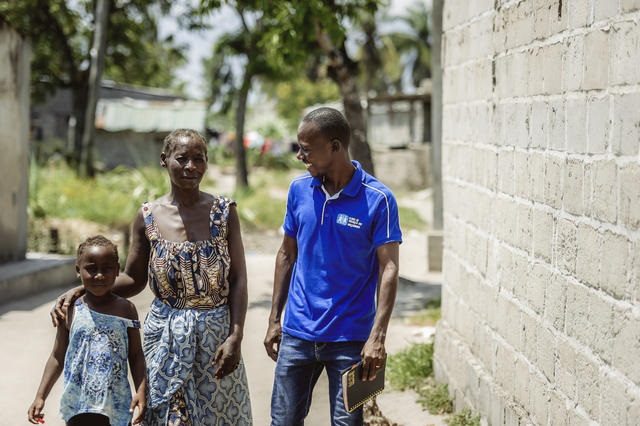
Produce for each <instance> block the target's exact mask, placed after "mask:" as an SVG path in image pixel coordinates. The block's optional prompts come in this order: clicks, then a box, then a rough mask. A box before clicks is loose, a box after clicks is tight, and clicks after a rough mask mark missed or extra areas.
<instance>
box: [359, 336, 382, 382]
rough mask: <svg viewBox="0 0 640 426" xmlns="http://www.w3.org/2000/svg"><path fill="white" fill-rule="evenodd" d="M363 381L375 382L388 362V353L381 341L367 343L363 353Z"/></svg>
mask: <svg viewBox="0 0 640 426" xmlns="http://www.w3.org/2000/svg"><path fill="white" fill-rule="evenodd" d="M360 355H361V356H362V360H363V361H364V363H363V365H362V380H363V381H366V380H373V379H375V378H376V375H377V374H378V372H379V371H380V370H381V369H382V367H383V366H384V364H385V363H386V362H387V352H386V350H385V348H384V344H383V343H380V342H379V341H376V340H372V339H369V340H367V341H366V342H365V344H364V347H363V348H362V352H360Z"/></svg>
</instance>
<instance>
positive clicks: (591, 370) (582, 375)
mask: <svg viewBox="0 0 640 426" xmlns="http://www.w3.org/2000/svg"><path fill="white" fill-rule="evenodd" d="M601 389H602V384H601V382H600V367H599V365H598V363H597V362H596V361H595V360H594V359H593V358H591V357H589V356H587V355H585V354H583V353H581V352H578V353H576V402H577V403H578V404H580V405H581V406H582V408H583V409H584V410H585V411H586V413H587V415H588V416H589V417H591V418H593V419H598V418H600V395H601Z"/></svg>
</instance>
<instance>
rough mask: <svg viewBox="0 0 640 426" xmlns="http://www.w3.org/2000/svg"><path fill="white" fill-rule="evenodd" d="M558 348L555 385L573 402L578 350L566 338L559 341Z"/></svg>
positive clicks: (560, 338) (557, 342)
mask: <svg viewBox="0 0 640 426" xmlns="http://www.w3.org/2000/svg"><path fill="white" fill-rule="evenodd" d="M561 336H562V335H561ZM556 347H557V350H556V353H557V358H556V366H555V369H554V371H555V378H554V383H555V385H556V388H557V389H558V390H560V391H561V392H562V393H563V394H565V395H566V396H567V398H569V399H570V400H572V399H575V397H576V350H575V348H574V347H573V346H571V345H570V343H569V340H568V339H567V338H565V337H559V338H558V339H557V341H556Z"/></svg>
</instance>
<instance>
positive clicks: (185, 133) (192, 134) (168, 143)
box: [162, 129, 207, 156]
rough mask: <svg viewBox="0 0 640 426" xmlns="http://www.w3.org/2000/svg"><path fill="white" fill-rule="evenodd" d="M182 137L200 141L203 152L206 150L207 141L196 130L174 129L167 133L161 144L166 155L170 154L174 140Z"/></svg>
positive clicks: (176, 140) (174, 143)
mask: <svg viewBox="0 0 640 426" xmlns="http://www.w3.org/2000/svg"><path fill="white" fill-rule="evenodd" d="M183 138H185V139H194V140H197V141H200V142H202V145H203V147H204V150H205V153H206V152H207V141H206V140H205V139H204V137H203V136H202V135H201V134H200V133H199V132H198V131H197V130H193V129H176V130H174V131H173V132H171V133H169V134H168V135H167V136H166V137H165V138H164V141H163V144H162V152H164V154H165V155H166V156H169V155H171V152H173V148H174V147H175V145H176V142H178V141H179V140H181V139H183Z"/></svg>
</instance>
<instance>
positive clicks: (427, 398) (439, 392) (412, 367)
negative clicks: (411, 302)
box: [387, 299, 480, 426]
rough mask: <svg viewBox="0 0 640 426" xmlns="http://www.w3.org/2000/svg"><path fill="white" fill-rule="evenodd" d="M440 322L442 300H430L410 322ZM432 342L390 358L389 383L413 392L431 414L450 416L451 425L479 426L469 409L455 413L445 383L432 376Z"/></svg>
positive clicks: (394, 386) (429, 323)
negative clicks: (438, 381)
mask: <svg viewBox="0 0 640 426" xmlns="http://www.w3.org/2000/svg"><path fill="white" fill-rule="evenodd" d="M439 319H440V300H439V299H438V300H433V301H430V302H429V303H428V304H427V306H426V307H425V310H424V311H422V312H420V313H418V314H417V315H412V316H411V317H410V318H409V319H408V320H409V322H410V323H412V324H417V325H435V323H436V322H437V321H438V320H439ZM433 351H434V346H433V343H416V344H413V345H411V346H409V347H408V348H406V349H404V350H402V351H401V352H398V353H397V354H394V355H390V356H389V358H388V360H387V380H389V383H390V385H391V386H392V387H393V388H396V389H398V390H408V389H410V390H413V391H415V392H416V393H417V394H418V403H419V404H421V405H422V406H423V407H424V408H425V409H427V411H429V413H431V414H451V415H450V416H448V417H447V418H446V419H445V422H446V423H447V424H448V425H450V426H479V425H480V416H479V415H477V416H473V414H472V413H471V411H470V410H469V409H465V410H462V411H460V412H459V413H453V401H452V400H451V398H450V397H449V389H448V386H447V385H446V384H442V383H437V382H436V380H435V378H434V376H433Z"/></svg>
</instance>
